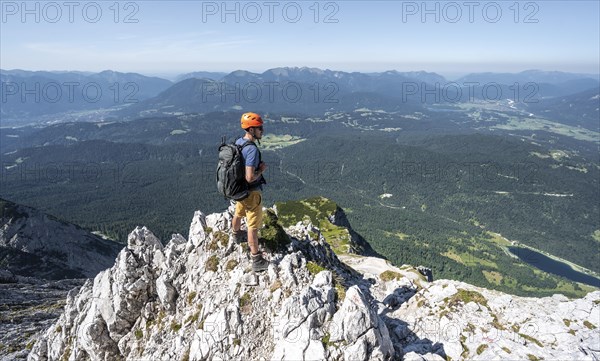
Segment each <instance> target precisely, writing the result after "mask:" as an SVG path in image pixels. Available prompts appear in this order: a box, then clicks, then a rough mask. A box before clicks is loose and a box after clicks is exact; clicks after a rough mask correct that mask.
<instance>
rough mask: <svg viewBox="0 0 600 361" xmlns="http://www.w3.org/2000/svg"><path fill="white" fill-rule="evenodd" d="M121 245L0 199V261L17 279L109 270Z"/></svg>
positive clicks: (91, 274)
mask: <svg viewBox="0 0 600 361" xmlns="http://www.w3.org/2000/svg"><path fill="white" fill-rule="evenodd" d="M121 248H123V245H121V244H118V243H116V242H112V241H110V240H106V239H103V238H102V237H99V236H96V235H94V234H92V233H90V232H88V231H86V230H84V229H82V228H80V227H78V226H76V225H74V224H71V223H67V222H64V221H60V220H58V219H56V218H55V217H52V216H50V215H48V214H45V213H43V212H41V211H39V210H36V209H34V208H31V207H26V206H23V205H19V204H15V203H13V202H10V201H7V200H4V199H0V261H1V263H2V264H3V267H5V268H7V269H8V270H9V271H11V272H12V273H15V274H18V275H21V276H31V277H36V278H44V279H63V278H71V279H72V278H87V277H94V276H95V275H96V274H98V272H100V271H102V270H104V269H106V268H108V267H111V266H112V264H113V263H114V260H115V256H116V255H117V253H118V252H119V250H120V249H121Z"/></svg>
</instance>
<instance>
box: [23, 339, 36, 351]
mask: <svg viewBox="0 0 600 361" xmlns="http://www.w3.org/2000/svg"><path fill="white" fill-rule="evenodd" d="M34 344H35V341H33V340H32V341H29V343H27V345H26V346H25V349H27V350H29V351H31V349H32V348H33V345H34Z"/></svg>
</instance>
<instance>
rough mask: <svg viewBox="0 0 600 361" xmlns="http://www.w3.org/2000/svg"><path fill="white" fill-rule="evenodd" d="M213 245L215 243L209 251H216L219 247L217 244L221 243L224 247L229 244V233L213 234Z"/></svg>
mask: <svg viewBox="0 0 600 361" xmlns="http://www.w3.org/2000/svg"><path fill="white" fill-rule="evenodd" d="M213 237H214V239H213V243H215V245H214V246H212V247H213V248H211V247H210V246H209V249H211V250H215V249H217V248H218V247H219V245H218V244H217V242H221V244H222V245H227V244H228V243H229V235H227V233H225V232H222V231H219V232H215V233H214V234H213Z"/></svg>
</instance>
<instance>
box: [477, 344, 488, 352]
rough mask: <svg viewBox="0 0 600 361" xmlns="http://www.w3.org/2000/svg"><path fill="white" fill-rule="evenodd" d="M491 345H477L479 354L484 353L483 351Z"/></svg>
mask: <svg viewBox="0 0 600 361" xmlns="http://www.w3.org/2000/svg"><path fill="white" fill-rule="evenodd" d="M488 347H489V346H488V345H487V344H485V343H484V344H482V345H479V347H477V354H478V355H481V354H482V353H483V351H485V350H486V349H487V348H488Z"/></svg>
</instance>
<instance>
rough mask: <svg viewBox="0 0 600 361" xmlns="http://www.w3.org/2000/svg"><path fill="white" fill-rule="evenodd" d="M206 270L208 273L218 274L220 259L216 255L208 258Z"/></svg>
mask: <svg viewBox="0 0 600 361" xmlns="http://www.w3.org/2000/svg"><path fill="white" fill-rule="evenodd" d="M205 268H206V270H207V271H212V272H217V269H219V258H218V257H217V256H216V255H212V256H210V257H208V259H207V260H206V266H205Z"/></svg>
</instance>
